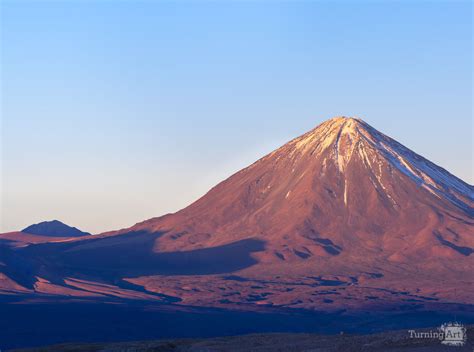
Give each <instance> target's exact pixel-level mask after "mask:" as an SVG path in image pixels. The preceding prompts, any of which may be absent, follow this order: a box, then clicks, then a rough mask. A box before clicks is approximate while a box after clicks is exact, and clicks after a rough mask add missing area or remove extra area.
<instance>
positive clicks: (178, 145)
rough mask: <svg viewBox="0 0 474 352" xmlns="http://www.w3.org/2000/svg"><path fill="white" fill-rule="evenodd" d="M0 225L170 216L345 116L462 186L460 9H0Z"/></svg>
mask: <svg viewBox="0 0 474 352" xmlns="http://www.w3.org/2000/svg"><path fill="white" fill-rule="evenodd" d="M1 12H2V13H1V16H2V18H1V19H2V25H1V30H2V45H1V49H2V65H1V67H2V143H1V147H2V197H1V210H2V214H1V220H2V221H1V227H0V231H11V230H17V229H21V228H23V227H26V226H27V225H29V224H31V223H35V222H39V221H42V220H48V219H60V220H62V221H64V222H66V223H69V224H71V225H74V226H77V227H80V228H81V229H84V230H87V231H91V232H101V231H105V230H112V229H117V228H121V227H126V226H129V225H132V224H134V223H135V222H138V221H141V220H144V219H147V218H150V217H153V216H159V215H162V214H164V213H167V212H172V211H176V210H178V209H180V208H182V207H184V206H186V205H187V204H189V203H190V202H191V201H193V200H195V199H197V198H198V197H199V196H201V195H202V194H204V193H205V192H206V191H207V190H208V189H209V188H210V187H212V186H213V185H215V184H216V183H217V182H219V181H221V180H223V179H224V178H226V177H227V176H229V175H231V174H232V173H233V172H235V171H237V170H239V169H241V168H242V167H245V166H246V165H248V164H249V163H251V162H253V161H255V160H256V159H258V158H259V157H261V156H263V155H264V154H265V153H267V152H269V151H271V150H272V149H274V148H276V147H278V146H279V145H281V144H283V143H285V142H286V141H288V140H290V139H291V138H293V137H295V136H297V135H299V134H301V133H303V132H305V131H307V130H309V129H311V128H313V127H314V126H316V125H317V124H319V123H320V122H322V121H324V120H326V119H328V118H330V117H333V116H336V115H347V116H358V117H361V118H363V119H364V120H366V121H367V122H369V123H370V124H371V125H372V126H374V127H375V128H377V129H379V130H381V131H382V132H384V133H386V134H388V135H390V136H392V137H393V138H395V139H397V140H398V141H400V142H401V143H403V144H405V145H406V146H408V147H409V148H411V149H413V150H414V151H416V152H418V153H419V154H422V155H423V156H425V157H427V158H428V159H430V160H432V161H434V162H435V163H437V164H438V165H440V166H442V167H444V168H446V169H448V170H449V171H450V172H452V173H453V174H455V175H457V176H458V177H460V178H462V179H464V180H465V181H467V182H468V183H470V184H473V183H474V176H473V162H472V157H473V142H472V136H473V122H472V19H471V16H472V4H471V2H470V1H446V2H443V1H433V2H429V1H419V2H416V1H398V2H397V1H389V2H380V1H378V2H377V1H371V2H364V1H350V2H349V1H348V2H342V1H337V2H323V1H296V2H283V1H239V2H225V3H224V2H218V1H215V2H211V1H190V2H184V1H178V2H171V1H169V2H160V1H143V2H135V1H128V2H126V1H123V2H120V1H117V2H115V1H50V2H41V1H34V2H33V1H29V2H28V1H8V0H3V1H2V2H1Z"/></svg>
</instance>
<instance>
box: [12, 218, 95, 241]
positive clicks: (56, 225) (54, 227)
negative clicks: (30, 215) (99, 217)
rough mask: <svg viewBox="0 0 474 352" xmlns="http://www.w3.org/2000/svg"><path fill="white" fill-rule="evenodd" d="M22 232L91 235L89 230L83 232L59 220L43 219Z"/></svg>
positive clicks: (61, 235)
mask: <svg viewBox="0 0 474 352" xmlns="http://www.w3.org/2000/svg"><path fill="white" fill-rule="evenodd" d="M21 232H23V233H29V234H32V235H41V236H51V237H82V236H89V235H90V233H89V232H83V231H81V230H79V229H77V228H75V227H71V226H68V225H66V224H64V223H62V222H61V221H58V220H53V221H43V222H40V223H38V224H34V225H30V226H28V227H27V228H25V229H23V230H21Z"/></svg>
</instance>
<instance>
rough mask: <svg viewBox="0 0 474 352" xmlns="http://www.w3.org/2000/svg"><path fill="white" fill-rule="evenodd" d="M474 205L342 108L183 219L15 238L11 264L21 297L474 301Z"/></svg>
mask: <svg viewBox="0 0 474 352" xmlns="http://www.w3.org/2000/svg"><path fill="white" fill-rule="evenodd" d="M473 205H474V187H473V186H471V185H469V184H467V183H465V182H463V181H462V180H460V179H459V178H457V177H455V176H454V175H452V174H450V173H449V172H448V171H446V170H444V169H443V168H441V167H439V166H437V165H435V164H433V163H432V162H430V161H429V160H427V159H425V158H423V157H422V156H420V155H418V154H416V153H414V152H413V151H411V150H409V149H408V148H406V147H404V146H403V145H401V144H400V143H398V142H396V141H395V140H393V139H392V138H390V137H388V136H386V135H384V134H382V133H381V132H379V131H377V130H376V129H374V128H373V127H371V126H370V125H369V124H367V123H366V122H364V121H362V120H360V119H356V118H348V117H337V118H333V119H330V120H327V121H326V122H324V123H322V124H320V125H319V126H317V127H316V128H314V129H313V130H311V131H309V132H307V133H305V134H304V135H302V136H300V137H298V138H295V139H293V140H292V141H290V142H288V143H286V144H285V145H283V146H282V147H280V148H278V149H277V150H275V151H273V152H272V153H270V154H268V155H266V156H265V157H263V158H262V159H260V160H258V161H256V162H255V163H254V164H252V165H250V166H249V167H247V168H245V169H243V170H241V171H239V172H237V173H236V174H234V175H232V176H231V177H229V178H228V179H226V180H225V181H223V182H221V183H220V184H218V185H217V186H215V187H214V188H212V189H211V190H210V191H209V192H208V193H207V194H205V195H204V196H203V197H202V198H200V199H198V200H197V201H196V202H194V203H193V204H191V205H189V206H188V207H186V208H184V209H182V210H180V211H178V212H176V213H174V214H167V215H165V216H161V217H157V218H153V219H150V220H146V221H144V222H141V223H138V224H136V225H134V226H132V227H130V228H127V229H122V230H118V231H111V232H108V233H104V234H101V235H96V236H85V237H80V238H72V239H70V240H66V241H61V242H55V243H43V244H30V245H27V246H25V247H21V248H14V247H11V246H8V243H4V244H3V248H4V253H8V255H6V256H5V258H6V259H4V260H0V261H2V262H3V264H4V265H3V266H0V272H3V275H4V281H3V282H8V290H7V289H6V288H5V289H4V291H8V292H10V293H11V292H12V291H13V292H14V291H15V287H21V289H22V290H23V291H27V292H31V293H35V294H49V295H51V294H53V295H55V294H56V295H64V294H65V293H66V292H67V294H68V295H72V296H74V295H80V296H84V295H91V296H94V295H116V296H119V297H127V298H137V297H138V298H140V299H152V300H163V299H164V300H171V301H173V302H182V303H184V304H188V305H197V306H219V307H221V306H225V307H227V306H229V305H233V306H239V307H242V306H245V307H246V308H247V309H254V307H259V306H282V307H298V308H312V309H339V308H341V307H343V308H346V309H364V308H367V307H368V306H370V307H373V306H378V307H387V306H388V305H389V306H396V305H400V304H417V305H420V304H421V305H422V306H426V307H428V306H430V305H433V304H437V305H440V304H451V303H453V302H455V303H463V304H472V303H474V302H472V295H470V294H469V292H472V291H473V289H474V280H473V277H472V269H473V267H474V255H472V253H473V248H474V237H473V233H474V231H473V229H474V208H473ZM0 241H1V240H0ZM0 244H1V242H0ZM0 259H3V258H0ZM19 263H21V265H20V264H19ZM25 263H27V265H26V264H25ZM1 285H2V281H1V280H0V287H1ZM249 307H250V308H249Z"/></svg>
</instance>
